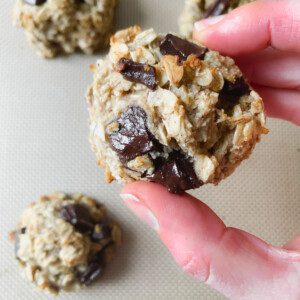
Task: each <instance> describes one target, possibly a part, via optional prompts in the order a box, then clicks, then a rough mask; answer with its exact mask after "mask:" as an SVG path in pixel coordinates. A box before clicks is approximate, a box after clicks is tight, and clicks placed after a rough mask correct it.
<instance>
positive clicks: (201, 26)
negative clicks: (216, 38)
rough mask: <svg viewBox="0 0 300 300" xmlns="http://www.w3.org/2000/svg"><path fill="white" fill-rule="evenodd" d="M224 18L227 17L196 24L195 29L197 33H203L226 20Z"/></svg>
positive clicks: (213, 18) (211, 18)
mask: <svg viewBox="0 0 300 300" xmlns="http://www.w3.org/2000/svg"><path fill="white" fill-rule="evenodd" d="M224 17H225V15H222V16H216V17H210V18H207V19H203V20H201V21H198V22H196V23H195V24H194V27H195V29H196V30H197V31H202V30H204V29H206V28H207V27H209V26H212V25H215V24H217V23H219V22H220V21H222V20H223V19H224Z"/></svg>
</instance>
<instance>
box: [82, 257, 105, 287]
mask: <svg viewBox="0 0 300 300" xmlns="http://www.w3.org/2000/svg"><path fill="white" fill-rule="evenodd" d="M103 270H104V268H103V266H102V265H101V264H100V263H98V262H91V263H89V265H88V266H87V268H86V270H85V271H84V272H82V273H78V274H77V277H78V279H79V281H80V283H81V284H84V285H86V286H88V285H90V284H91V283H93V282H94V281H95V280H96V279H98V278H99V277H100V276H101V275H102V274H103Z"/></svg>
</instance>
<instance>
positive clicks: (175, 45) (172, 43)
mask: <svg viewBox="0 0 300 300" xmlns="http://www.w3.org/2000/svg"><path fill="white" fill-rule="evenodd" d="M159 49H160V52H161V54H162V55H177V56H178V57H179V60H180V62H183V61H186V60H187V58H188V57H189V55H191V54H194V55H196V56H197V57H198V58H199V59H203V58H204V55H205V53H206V52H207V51H208V49H207V48H203V47H200V46H198V45H196V44H194V43H191V42H189V41H187V40H184V39H181V38H179V37H177V36H175V35H172V34H170V33H169V34H167V35H166V37H165V38H164V40H163V41H162V43H161V44H160V46H159Z"/></svg>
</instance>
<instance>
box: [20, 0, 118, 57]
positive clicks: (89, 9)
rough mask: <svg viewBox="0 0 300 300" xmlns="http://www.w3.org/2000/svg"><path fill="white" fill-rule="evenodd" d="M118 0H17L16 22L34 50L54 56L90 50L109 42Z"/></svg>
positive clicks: (88, 51)
mask: <svg viewBox="0 0 300 300" xmlns="http://www.w3.org/2000/svg"><path fill="white" fill-rule="evenodd" d="M116 3H117V0H17V2H16V5H15V8H14V23H15V24H16V25H17V26H19V27H22V28H23V29H24V30H25V33H26V36H27V39H28V41H29V42H30V44H31V45H32V46H33V48H34V49H35V51H36V52H37V53H38V54H39V55H40V56H42V57H45V58H52V57H54V56H56V55H57V54H60V53H65V54H70V53H73V52H75V51H76V50H81V51H82V52H84V53H86V54H91V53H93V52H95V51H97V50H99V49H101V48H103V47H106V46H107V45H108V42H109V36H110V33H111V29H112V23H113V16H114V9H115V6H116Z"/></svg>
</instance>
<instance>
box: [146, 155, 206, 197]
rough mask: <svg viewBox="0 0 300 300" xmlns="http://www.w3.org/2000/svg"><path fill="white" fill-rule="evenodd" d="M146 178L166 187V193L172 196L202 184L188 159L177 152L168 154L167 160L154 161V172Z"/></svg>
mask: <svg viewBox="0 0 300 300" xmlns="http://www.w3.org/2000/svg"><path fill="white" fill-rule="evenodd" d="M147 178H148V179H149V180H150V181H153V182H156V183H160V184H162V185H164V186H166V187H167V188H168V191H169V192H171V193H174V194H181V193H183V192H184V191H185V190H189V189H195V188H198V187H200V186H201V185H202V184H203V183H202V182H201V181H200V180H199V179H198V178H197V176H196V174H195V171H194V168H193V164H192V163H191V162H190V160H189V158H187V157H185V156H184V155H183V154H182V153H180V152H179V151H173V152H172V153H170V155H169V158H168V159H156V160H155V171H154V173H153V174H152V175H151V176H148V177H147Z"/></svg>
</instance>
